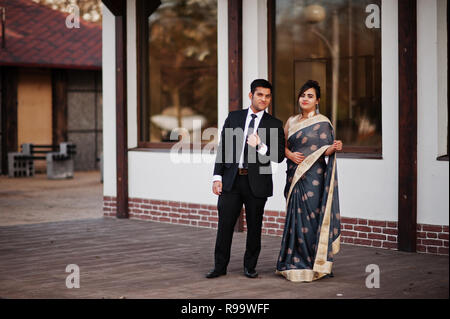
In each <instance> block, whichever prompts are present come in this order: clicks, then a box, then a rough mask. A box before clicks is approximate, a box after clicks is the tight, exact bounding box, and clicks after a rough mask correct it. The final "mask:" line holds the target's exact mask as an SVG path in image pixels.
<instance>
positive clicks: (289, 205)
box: [276, 80, 342, 282]
mask: <svg viewBox="0 0 450 319" xmlns="http://www.w3.org/2000/svg"><path fill="white" fill-rule="evenodd" d="M319 100H320V87H319V84H318V83H317V82H316V81H312V80H309V81H307V82H306V83H305V84H304V85H303V87H302V88H301V89H300V93H299V95H298V98H297V101H298V103H299V105H300V114H298V115H295V116H292V117H290V118H289V119H288V121H287V122H286V125H285V135H286V148H285V152H286V157H287V159H288V160H287V172H286V174H287V177H286V187H285V190H284V196H285V197H286V222H285V227H284V232H283V237H282V241H281V250H280V255H279V258H278V262H277V271H276V272H277V273H278V274H280V275H283V276H284V277H285V278H286V279H288V280H290V281H299V282H311V281H313V280H316V279H320V278H323V277H332V276H333V275H332V271H331V269H332V265H333V256H334V254H336V253H337V252H338V251H339V242H340V215H339V197H338V188H337V187H338V184H337V172H336V151H340V150H342V142H341V141H336V140H334V131H333V126H332V124H331V122H330V120H329V119H328V118H327V117H326V116H324V115H322V114H319V112H318V103H319ZM326 156H328V162H327V161H326V160H325V157H326Z"/></svg>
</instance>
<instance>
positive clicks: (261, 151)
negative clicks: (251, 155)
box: [213, 107, 267, 182]
mask: <svg viewBox="0 0 450 319" xmlns="http://www.w3.org/2000/svg"><path fill="white" fill-rule="evenodd" d="M264 112H265V111H264V110H263V111H259V112H258V113H254V112H253V110H252V109H251V108H250V107H249V108H248V112H247V118H246V120H245V126H244V127H245V129H244V140H243V141H242V152H241V157H240V158H239V168H243V167H244V166H243V163H244V147H245V143H247V133H248V125H249V124H250V121H251V120H252V114H256V118H255V127H254V130H253V132H256V131H257V130H258V126H259V123H260V122H261V119H262V117H263V115H264ZM258 153H259V154H261V155H266V153H267V145H266V144H264V143H262V142H261V144H260V145H259V147H258ZM216 181H220V182H221V181H222V176H221V175H214V176H213V182H216Z"/></svg>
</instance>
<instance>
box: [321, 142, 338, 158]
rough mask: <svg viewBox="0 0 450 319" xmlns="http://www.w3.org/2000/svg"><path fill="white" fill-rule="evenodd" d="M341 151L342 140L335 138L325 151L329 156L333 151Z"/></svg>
mask: <svg viewBox="0 0 450 319" xmlns="http://www.w3.org/2000/svg"><path fill="white" fill-rule="evenodd" d="M337 151H342V141H341V140H335V141H334V142H333V145H331V146H330V147H329V148H328V149H327V151H326V152H325V155H326V156H329V155H331V154H333V153H334V152H337Z"/></svg>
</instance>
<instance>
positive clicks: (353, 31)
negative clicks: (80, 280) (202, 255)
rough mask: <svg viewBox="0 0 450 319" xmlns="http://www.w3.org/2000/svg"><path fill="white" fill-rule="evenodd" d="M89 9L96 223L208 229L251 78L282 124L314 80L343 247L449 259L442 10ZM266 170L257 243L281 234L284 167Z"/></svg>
mask: <svg viewBox="0 0 450 319" xmlns="http://www.w3.org/2000/svg"><path fill="white" fill-rule="evenodd" d="M103 3H104V8H103V100H104V101H103V132H104V135H103V150H104V159H105V160H104V214H105V216H113V217H119V218H136V219H146V220H152V221H158V222H167V223H177V224H185V225H190V226H195V227H210V228H215V227H217V221H218V218H217V210H216V204H217V197H216V196H215V195H214V194H213V193H212V190H211V186H212V172H213V162H214V159H215V152H214V151H215V148H214V146H215V145H217V136H218V132H219V131H220V129H221V126H222V125H223V123H224V121H225V118H226V117H227V115H228V112H229V111H232V110H237V109H241V108H247V107H248V106H249V100H248V93H249V91H250V83H251V81H252V80H253V79H256V78H265V79H269V80H270V81H271V82H272V83H273V84H274V96H273V102H272V105H271V106H270V107H269V109H268V111H269V112H271V113H272V114H274V115H275V116H276V117H279V118H280V119H282V120H283V121H284V122H285V121H286V120H287V118H288V117H289V116H291V115H293V114H295V113H296V112H297V110H296V103H295V101H296V94H297V92H298V90H299V88H300V86H301V84H302V83H303V82H304V81H305V80H307V79H310V78H312V79H315V80H318V81H319V83H320V84H321V87H322V90H323V92H324V93H323V98H322V99H321V103H320V111H321V112H322V113H323V114H325V115H327V116H328V117H329V118H330V119H331V121H332V122H333V125H334V126H335V129H336V132H337V137H338V138H339V139H342V140H343V142H344V150H343V152H342V153H339V154H338V162H337V163H338V174H339V195H340V211H341V216H342V217H341V224H342V233H341V234H342V241H343V242H344V243H349V244H356V245H366V246H373V247H380V248H386V249H399V250H403V251H412V252H416V251H417V252H423V253H433V254H448V232H449V230H448V211H449V196H448V192H449V182H448V180H449V165H448V72H447V68H448V58H447V51H448V7H447V2H446V1H442V0H432V1H429V0H417V1H406V0H399V1H388V0H382V1H289V0H286V1H270V0H243V1H238V0H228V1H227V0H217V1H207V0H204V1H201V0H198V1H181V0H180V1H175V0H173V1H169V0H167V1H161V2H160V3H157V2H152V3H151V4H149V3H148V2H146V1H140V0H127V1H114V0H108V1H107V0H104V1H103ZM180 127H181V128H183V129H181V130H179V129H178V130H176V128H180ZM174 129H175V130H174ZM180 136H181V137H182V138H183V140H182V142H188V143H187V144H185V143H182V142H180ZM273 171H274V176H273V178H274V196H273V197H271V198H269V200H268V202H267V204H266V212H265V216H264V223H263V233H264V234H268V235H275V236H281V234H282V229H283V226H284V219H285V212H284V208H285V199H284V197H283V189H284V184H285V171H286V162H283V163H281V164H279V165H273ZM243 215H245V212H243ZM237 229H238V230H243V231H245V229H246V226H245V218H242V219H240V221H239V223H238V225H237Z"/></svg>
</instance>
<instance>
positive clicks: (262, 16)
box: [242, 0, 269, 108]
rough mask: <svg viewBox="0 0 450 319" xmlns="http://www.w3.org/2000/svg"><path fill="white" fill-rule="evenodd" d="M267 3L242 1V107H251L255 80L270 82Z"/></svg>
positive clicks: (249, 0) (259, 0) (258, 0)
mask: <svg viewBox="0 0 450 319" xmlns="http://www.w3.org/2000/svg"><path fill="white" fill-rule="evenodd" d="M267 50H268V47H267V1H266V0H244V1H242V103H243V105H242V107H243V108H247V107H249V106H250V101H249V99H248V93H249V92H250V84H251V83H252V81H253V80H255V79H266V80H268V76H269V73H268V58H267Z"/></svg>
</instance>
